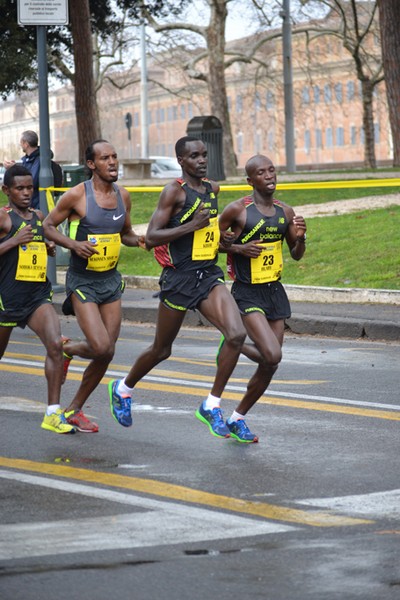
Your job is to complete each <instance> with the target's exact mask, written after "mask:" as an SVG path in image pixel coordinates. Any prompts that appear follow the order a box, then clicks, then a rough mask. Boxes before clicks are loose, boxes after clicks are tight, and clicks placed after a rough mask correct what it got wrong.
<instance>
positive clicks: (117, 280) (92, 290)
mask: <svg viewBox="0 0 400 600" xmlns="http://www.w3.org/2000/svg"><path fill="white" fill-rule="evenodd" d="M65 288H66V292H67V298H66V300H65V302H64V303H63V305H62V312H63V313H64V315H73V314H74V311H73V308H72V301H71V295H72V294H75V296H76V297H77V298H78V300H80V301H81V302H82V303H86V302H94V303H95V304H110V303H111V302H115V301H116V300H119V299H120V298H121V296H122V293H123V291H124V288H125V282H124V281H123V280H122V277H121V273H119V271H113V272H112V274H111V275H110V276H109V277H105V278H103V279H91V278H90V277H88V276H87V275H81V274H80V273H75V272H74V271H71V270H68V271H67V277H66V281H65Z"/></svg>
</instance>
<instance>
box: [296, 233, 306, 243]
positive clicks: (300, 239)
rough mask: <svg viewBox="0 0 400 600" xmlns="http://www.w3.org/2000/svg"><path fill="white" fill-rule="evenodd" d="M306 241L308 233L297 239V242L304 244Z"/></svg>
mask: <svg viewBox="0 0 400 600" xmlns="http://www.w3.org/2000/svg"><path fill="white" fill-rule="evenodd" d="M306 239H307V234H306V233H305V234H304V235H303V236H301V237H298V238H297V240H298V241H299V242H303V243H304V242H305V241H306Z"/></svg>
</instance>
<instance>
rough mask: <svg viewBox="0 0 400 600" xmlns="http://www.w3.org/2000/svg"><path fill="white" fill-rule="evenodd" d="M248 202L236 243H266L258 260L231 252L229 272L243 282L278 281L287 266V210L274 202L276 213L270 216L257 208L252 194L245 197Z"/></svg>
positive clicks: (228, 261)
mask: <svg viewBox="0 0 400 600" xmlns="http://www.w3.org/2000/svg"><path fill="white" fill-rule="evenodd" d="M244 201H245V205H246V223H245V226H244V228H243V231H242V232H241V234H240V235H239V237H238V238H237V239H236V240H235V244H245V243H247V242H251V241H252V240H260V241H261V242H262V244H263V252H262V253H261V255H260V256H259V257H258V258H257V259H252V258H248V257H246V256H243V255H241V254H228V259H227V263H228V264H227V271H228V274H229V276H230V277H231V278H232V279H234V280H235V281H240V282H242V283H268V282H271V281H277V280H278V279H280V277H281V272H282V269H283V263H282V242H283V240H284V238H285V235H286V232H287V229H288V226H289V224H288V222H287V219H286V215H285V212H284V210H283V208H282V207H281V206H279V204H277V203H275V202H274V208H275V214H274V215H273V216H271V217H266V216H265V215H263V214H262V213H261V212H260V211H259V210H258V209H257V207H256V205H255V204H254V201H253V198H252V197H251V196H247V197H246V198H244Z"/></svg>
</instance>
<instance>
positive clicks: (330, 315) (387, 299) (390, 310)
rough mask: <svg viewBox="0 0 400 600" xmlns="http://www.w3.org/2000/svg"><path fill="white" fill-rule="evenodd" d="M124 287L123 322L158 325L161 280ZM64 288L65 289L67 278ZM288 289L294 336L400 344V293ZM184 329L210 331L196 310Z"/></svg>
mask: <svg viewBox="0 0 400 600" xmlns="http://www.w3.org/2000/svg"><path fill="white" fill-rule="evenodd" d="M125 282H126V289H125V292H124V295H123V297H122V311H123V319H124V320H126V321H132V322H139V323H151V324H155V322H156V315H157V308H158V298H157V296H156V294H157V291H158V279H157V278H156V277H125ZM59 283H60V284H61V285H62V274H61V275H60V278H59ZM285 288H286V291H287V293H288V296H289V299H290V302H291V306H292V317H291V318H290V319H288V321H287V327H288V330H289V331H291V332H292V333H294V334H306V335H320V336H325V337H338V338H356V339H358V338H364V339H366V340H382V341H400V319H399V316H400V291H395V290H393V291H392V290H361V289H350V290H348V289H342V288H340V289H339V288H316V287H302V286H290V285H287V286H285ZM64 298H65V295H64V293H63V292H61V293H60V292H57V293H55V294H54V305H55V308H56V310H57V312H58V313H59V314H61V304H62V302H63V300H64ZM184 325H185V326H187V327H204V326H205V327H207V326H210V324H209V323H208V322H207V321H206V320H205V319H204V318H203V317H202V316H201V315H200V313H198V312H197V311H188V313H187V315H186V317H185V321H184Z"/></svg>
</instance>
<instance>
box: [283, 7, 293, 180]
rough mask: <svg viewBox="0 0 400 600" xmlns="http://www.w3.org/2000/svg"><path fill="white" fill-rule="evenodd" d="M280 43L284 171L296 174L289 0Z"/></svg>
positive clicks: (285, 10)
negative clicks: (283, 119) (281, 48)
mask: <svg viewBox="0 0 400 600" xmlns="http://www.w3.org/2000/svg"><path fill="white" fill-rule="evenodd" d="M282 8H283V10H282V11H281V17H282V42H283V88H284V99H285V147H286V148H285V149H286V169H287V171H288V172H289V173H295V172H296V159H295V139H294V116H293V77H292V25H291V22H290V0H283V5H282Z"/></svg>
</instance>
